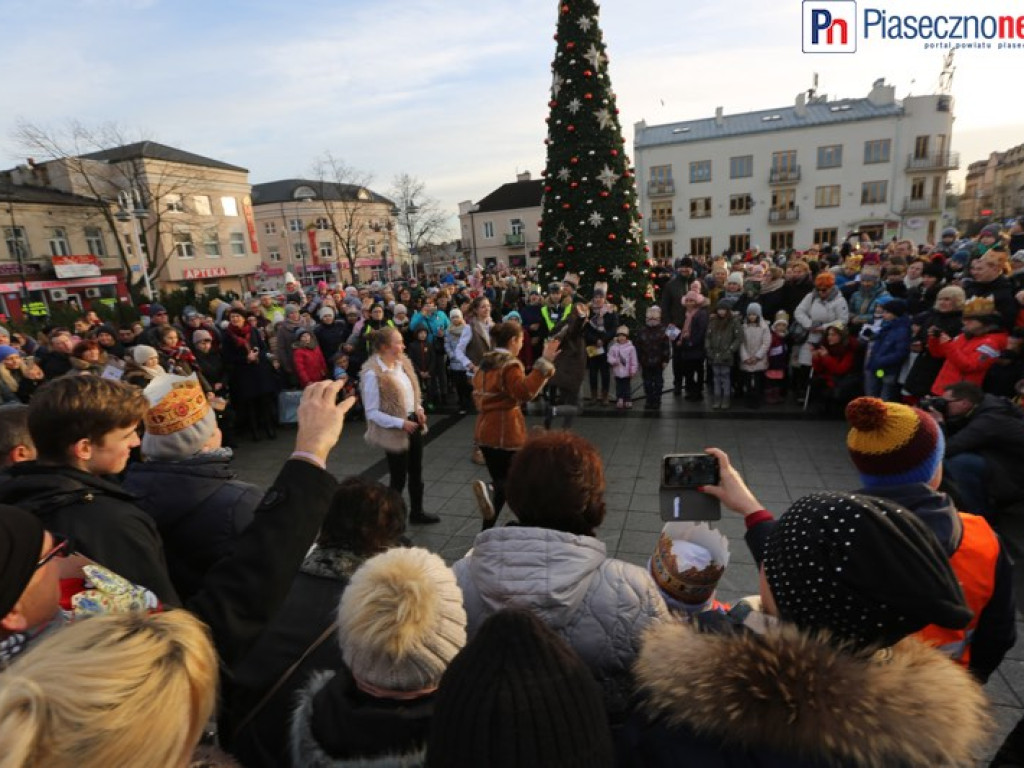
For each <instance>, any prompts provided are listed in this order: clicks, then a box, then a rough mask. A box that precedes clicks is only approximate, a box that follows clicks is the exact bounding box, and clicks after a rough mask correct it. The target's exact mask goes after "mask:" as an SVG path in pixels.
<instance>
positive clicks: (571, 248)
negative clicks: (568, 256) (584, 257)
mask: <svg viewBox="0 0 1024 768" xmlns="http://www.w3.org/2000/svg"><path fill="white" fill-rule="evenodd" d="M565 250H567V251H568V252H569V253H575V252H576V246H575V245H569V246H566V249H565Z"/></svg>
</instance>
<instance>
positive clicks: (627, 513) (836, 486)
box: [234, 408, 1024, 765]
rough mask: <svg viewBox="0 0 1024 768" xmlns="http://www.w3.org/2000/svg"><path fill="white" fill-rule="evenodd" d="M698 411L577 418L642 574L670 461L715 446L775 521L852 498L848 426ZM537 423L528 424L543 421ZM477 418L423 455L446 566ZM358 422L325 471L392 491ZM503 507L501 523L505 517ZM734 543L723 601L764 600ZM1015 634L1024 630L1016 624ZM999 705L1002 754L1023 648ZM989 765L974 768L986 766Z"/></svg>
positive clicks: (442, 420) (270, 469) (1020, 679)
mask: <svg viewBox="0 0 1024 768" xmlns="http://www.w3.org/2000/svg"><path fill="white" fill-rule="evenodd" d="M693 410H694V412H693V413H686V412H685V411H683V410H682V409H678V410H677V409H673V410H672V411H671V412H667V413H663V414H662V415H660V416H658V415H652V416H646V415H644V414H642V413H639V412H635V411H634V412H633V413H631V414H617V413H614V412H612V413H610V414H608V415H607V416H603V415H588V416H584V417H582V418H579V419H577V420H576V423H575V424H574V431H576V432H578V433H579V434H580V435H582V436H584V437H586V438H587V439H588V440H590V441H592V442H593V443H594V444H595V445H597V446H598V448H599V449H600V451H601V455H602V456H603V457H604V461H605V474H606V477H607V484H608V488H607V493H606V497H605V498H606V503H607V508H608V513H607V516H606V518H605V522H604V524H603V525H602V526H601V528H600V529H599V531H598V535H599V537H600V538H601V540H602V541H604V542H605V544H606V545H607V547H608V554H609V555H610V556H613V557H618V558H621V559H622V560H626V561H628V562H631V563H635V564H637V565H645V564H646V563H647V559H648V557H649V556H650V554H651V552H652V551H653V549H654V545H655V542H656V538H657V533H658V532H659V531H660V530H661V526H662V522H661V519H660V517H659V514H658V473H659V470H660V467H661V458H662V456H663V455H664V454H665V453H692V452H699V451H702V450H703V449H704V448H706V447H708V446H715V447H718V448H721V449H722V450H724V451H726V452H727V453H728V454H729V456H730V457H731V459H732V461H733V463H734V465H735V466H736V467H737V468H738V469H739V471H740V472H741V473H742V475H743V477H744V478H745V479H746V481H747V483H748V484H749V485H750V487H751V489H752V490H753V491H754V493H755V494H756V495H757V497H758V499H759V500H760V501H761V503H762V504H764V505H765V507H766V508H768V509H769V510H771V511H773V512H774V513H775V514H776V515H779V514H781V513H782V512H784V511H785V510H786V509H787V507H788V506H789V504H790V503H791V502H793V501H795V500H796V499H798V498H799V497H800V496H803V495H805V494H807V493H811V492H813V491H817V490H823V489H832V490H853V489H855V488H857V487H858V481H857V475H856V473H855V471H854V469H853V465H852V464H851V463H850V460H849V458H848V456H847V453H846V445H845V437H846V426H845V424H844V423H843V422H837V421H807V420H802V419H800V418H798V417H797V418H793V417H795V416H796V415H797V414H796V413H795V410H796V409H788V410H789V412H788V413H786V414H785V415H786V416H789V417H790V418H782V419H780V418H777V417H776V418H772V415H774V414H772V415H768V414H766V416H767V418H758V417H759V416H760V414H759V413H751V412H747V413H740V412H736V413H730V414H728V417H727V418H713V417H712V415H711V414H710V413H708V412H706V411H704V409H703V408H701V409H700V410H699V411H698V410H697V409H696V408H695V409H693ZM539 422H540V420H539V419H537V418H535V417H530V418H528V423H529V425H531V426H533V425H535V424H539ZM473 423H474V418H473V417H472V416H467V417H458V416H434V417H432V418H431V433H430V434H429V435H428V444H427V447H426V449H425V452H424V476H425V480H426V497H425V507H426V510H427V511H428V512H436V513H438V514H440V515H441V522H440V523H439V524H437V525H430V526H413V527H411V530H410V537H411V538H412V540H413V541H414V542H415V543H416V544H417V545H419V546H423V547H426V548H428V549H430V550H433V551H435V552H438V553H439V554H441V555H442V556H443V557H444V558H445V559H446V560H447V561H448V562H454V561H455V560H457V559H459V558H460V557H462V556H463V555H464V554H465V553H466V551H467V550H468V549H469V548H470V547H471V546H472V545H473V538H474V536H475V535H476V534H477V533H479V531H480V517H479V514H478V513H477V510H476V503H475V501H474V500H473V493H472V489H471V487H470V483H471V481H473V480H476V479H483V480H486V479H487V478H488V475H487V470H486V468H485V467H480V466H477V465H475V464H473V463H472V462H471V461H470V453H471V444H472V436H473ZM364 430H365V424H364V423H363V422H358V421H357V422H352V423H350V424H348V425H346V427H345V432H344V434H343V435H342V439H341V443H340V444H339V446H338V447H337V448H336V449H335V451H334V453H333V454H332V458H331V461H330V464H329V469H330V470H331V471H332V472H334V473H335V474H336V475H337V476H338V477H339V478H341V477H345V476H347V475H351V474H363V473H365V474H367V475H368V476H370V477H373V478H375V479H378V480H381V481H383V482H387V467H386V465H385V464H384V462H383V453H382V452H381V451H380V450H378V449H376V448H372V447H369V446H367V445H366V443H365V442H363V432H364ZM293 439H294V432H292V431H289V430H282V432H281V434H280V435H279V436H278V438H277V440H274V441H264V442H261V443H259V444H251V443H242V444H241V446H240V448H239V449H238V451H237V456H238V458H237V459H236V460H235V462H234V466H235V470H236V471H237V472H238V473H239V476H240V477H241V478H242V479H244V480H248V481H249V482H253V483H256V484H258V485H261V486H266V485H267V484H268V483H269V482H270V481H271V480H272V478H273V477H274V475H276V473H277V471H278V469H279V468H280V466H281V463H282V462H283V461H284V459H285V458H286V457H287V456H288V453H289V452H290V450H291V448H292V441H293ZM508 515H509V513H508V510H507V509H506V510H505V512H504V513H503V515H502V518H501V520H500V521H499V524H501V523H502V522H505V521H507V520H508V519H510V518H509V517H508ZM714 525H715V527H717V528H718V529H719V530H721V531H722V532H723V533H725V534H726V536H728V538H729V546H730V553H731V562H730V564H729V568H728V569H727V570H726V572H725V575H724V576H723V577H722V581H721V582H720V583H719V589H718V596H719V598H720V599H722V600H723V601H726V602H731V601H735V600H737V599H739V598H740V597H742V596H744V595H748V594H752V593H756V591H757V569H756V568H755V566H754V561H753V558H752V557H751V555H750V552H749V551H748V550H747V546H746V544H745V542H744V541H743V533H744V526H743V520H742V518H741V517H740V516H739V515H734V514H732V513H729V512H726V511H723V518H722V520H721V521H720V522H718V523H715V524H714ZM1018 635H1019V636H1024V625H1022V624H1021V623H1020V622H1018ZM986 691H987V693H988V695H989V697H990V699H991V701H992V705H993V715H994V717H995V720H996V725H997V729H998V731H997V733H996V735H995V737H994V738H993V741H992V744H993V751H994V748H995V746H997V745H998V744H999V743H1001V742H1002V739H1003V737H1004V736H1005V734H1006V733H1007V732H1008V731H1009V730H1010V729H1011V728H1012V727H1013V725H1014V724H1015V723H1016V722H1017V721H1018V720H1019V719H1020V718H1021V716H1022V715H1024V640H1021V641H1018V643H1017V646H1016V647H1015V648H1013V649H1012V650H1011V651H1010V653H1009V654H1008V656H1007V658H1006V659H1005V660H1004V661H1003V664H1002V665H1001V666H1000V668H999V670H998V671H997V672H996V674H994V675H993V676H992V679H991V680H990V681H989V683H988V685H987V686H986ZM985 762H986V761H984V760H982V761H980V762H979V765H984V764H985Z"/></svg>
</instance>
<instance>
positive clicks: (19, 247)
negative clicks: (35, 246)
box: [4, 227, 32, 259]
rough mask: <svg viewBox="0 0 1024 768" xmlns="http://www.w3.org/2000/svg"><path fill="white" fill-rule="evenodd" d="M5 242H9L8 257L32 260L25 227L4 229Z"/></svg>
mask: <svg viewBox="0 0 1024 768" xmlns="http://www.w3.org/2000/svg"><path fill="white" fill-rule="evenodd" d="M4 240H6V241H7V255H8V256H9V257H11V258H12V259H19V258H21V259H29V258H32V256H31V253H30V252H29V250H28V240H26V239H25V228H24V227H4Z"/></svg>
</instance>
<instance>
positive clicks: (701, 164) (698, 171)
mask: <svg viewBox="0 0 1024 768" xmlns="http://www.w3.org/2000/svg"><path fill="white" fill-rule="evenodd" d="M705 181H711V161H710V160H698V161H697V162H695V163H690V183H691V184H701V183H703V182H705Z"/></svg>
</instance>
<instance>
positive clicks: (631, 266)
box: [629, 261, 636, 269]
mask: <svg viewBox="0 0 1024 768" xmlns="http://www.w3.org/2000/svg"><path fill="white" fill-rule="evenodd" d="M629 268H630V269H636V262H635V261H631V262H629Z"/></svg>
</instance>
